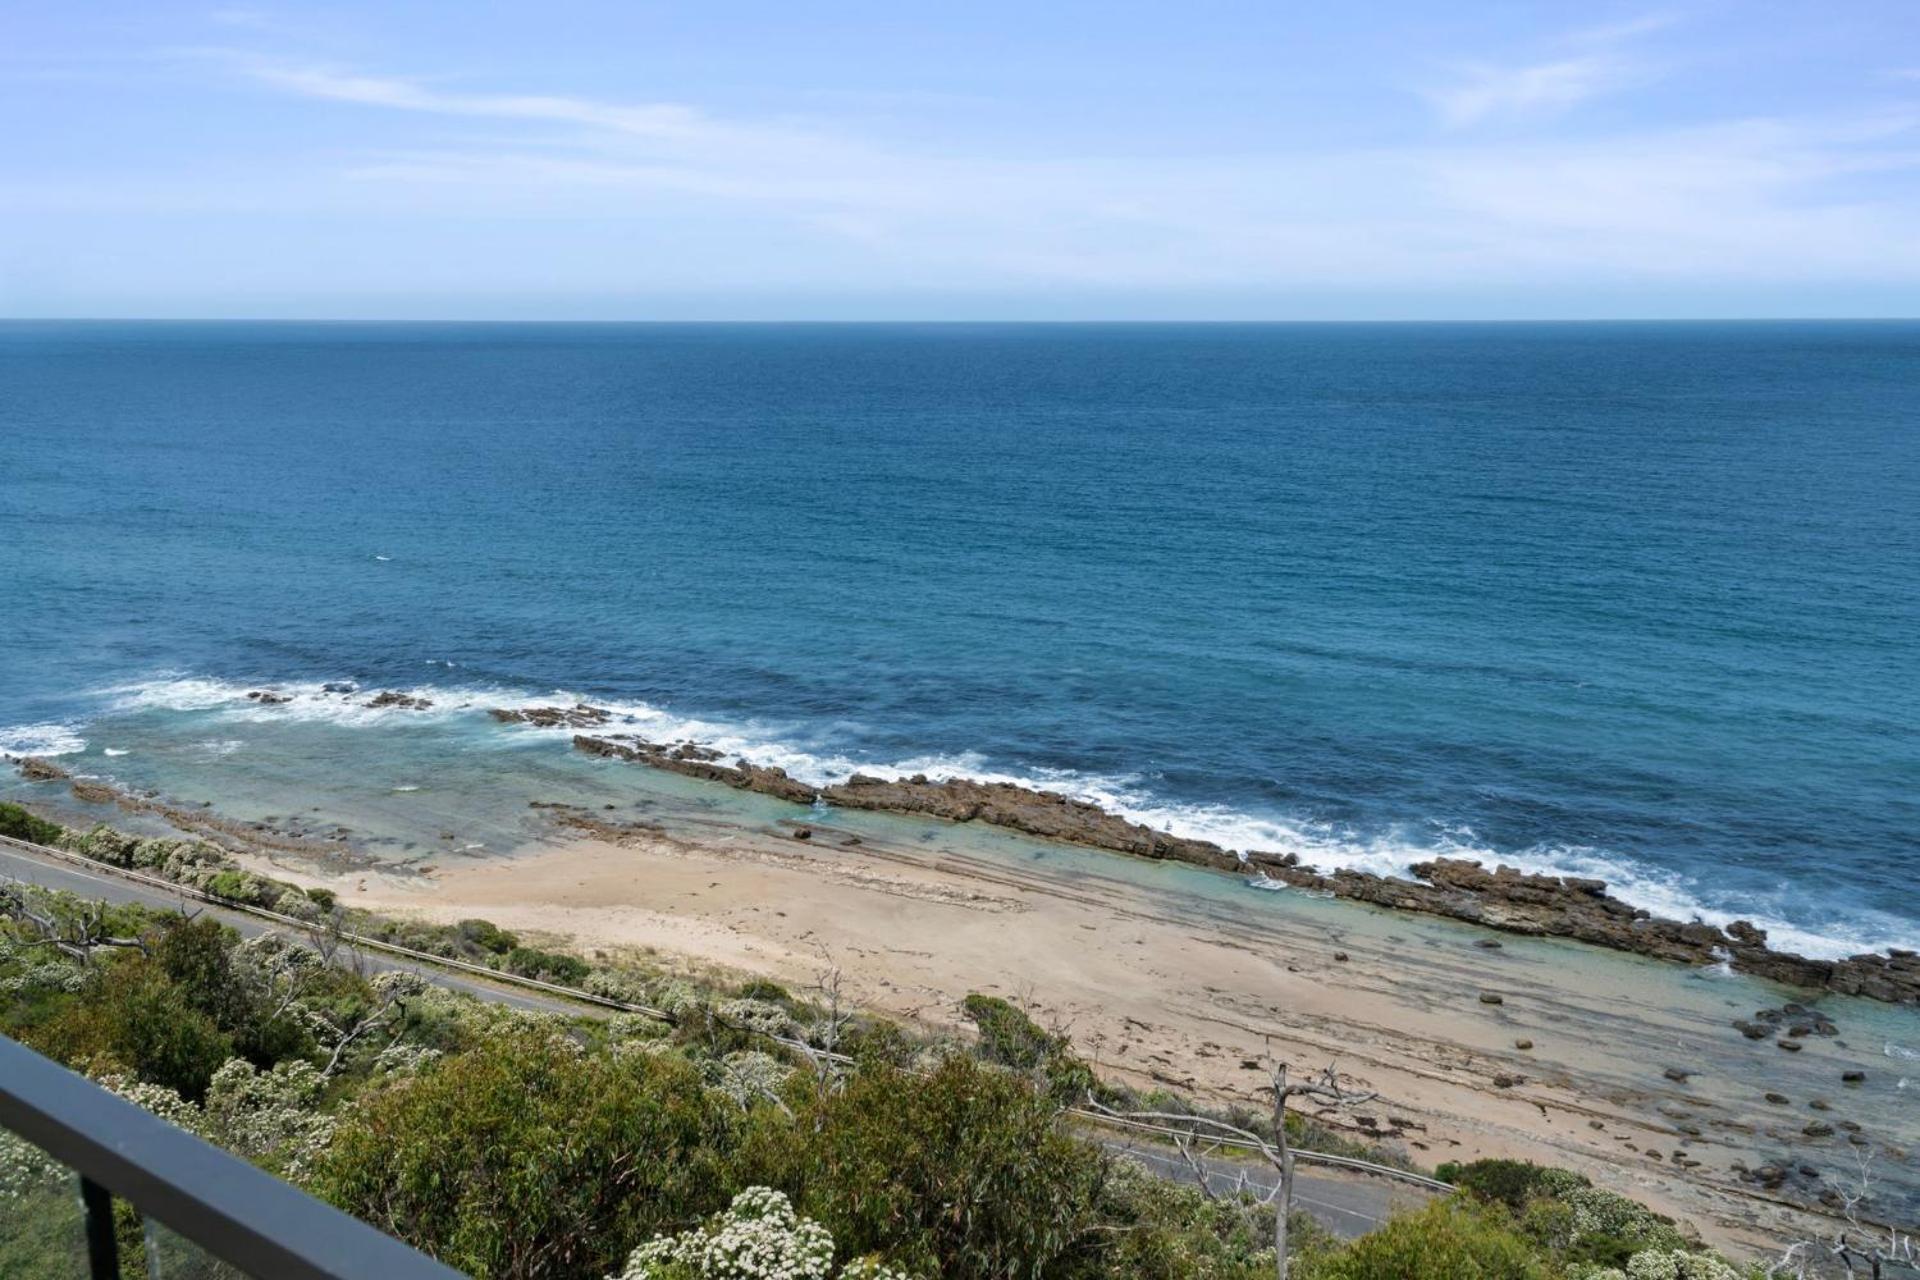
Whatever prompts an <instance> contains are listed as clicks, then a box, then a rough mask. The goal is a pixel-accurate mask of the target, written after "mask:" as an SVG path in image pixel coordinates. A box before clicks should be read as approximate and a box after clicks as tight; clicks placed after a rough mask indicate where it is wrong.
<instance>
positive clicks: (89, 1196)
mask: <svg viewBox="0 0 1920 1280" xmlns="http://www.w3.org/2000/svg"><path fill="white" fill-rule="evenodd" d="M80 1203H81V1205H82V1206H84V1207H85V1209H86V1211H87V1261H88V1263H89V1267H90V1272H89V1273H90V1274H91V1275H92V1277H93V1280H120V1241H119V1240H118V1239H117V1238H115V1236H114V1234H113V1194H112V1193H111V1192H109V1191H108V1190H107V1189H106V1188H105V1187H103V1186H101V1185H100V1184H99V1183H97V1182H95V1181H94V1180H93V1179H92V1178H82V1179H80Z"/></svg>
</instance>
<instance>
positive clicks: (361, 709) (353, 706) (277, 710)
mask: <svg viewBox="0 0 1920 1280" xmlns="http://www.w3.org/2000/svg"><path fill="white" fill-rule="evenodd" d="M343 683H347V682H344V681H319V680H311V681H300V682H267V683H260V684H242V683H238V682H235V681H231V680H211V679H205V678H201V677H195V676H163V677H160V678H157V679H153V680H142V681H138V682H136V683H133V684H124V685H115V686H113V687H111V688H107V689H101V690H99V691H98V693H99V695H100V696H101V697H103V698H104V699H105V700H106V705H107V710H108V711H109V712H111V713H113V714H116V715H138V714H141V713H145V712H156V711H170V712H205V713H210V714H211V715H212V716H213V718H215V719H218V720H220V721H222V722H228V723H236V724H247V723H253V724H271V723H275V722H285V721H299V720H306V721H317V722H326V723H331V724H339V725H348V726H355V725H375V724H383V723H389V722H400V721H420V720H445V719H451V718H453V717H456V716H460V715H464V714H470V713H471V712H472V711H473V710H475V709H476V708H480V707H496V706H511V705H516V704H518V703H520V702H521V701H523V700H524V699H522V697H521V696H520V695H517V694H513V693H508V692H505V691H502V690H499V689H478V688H476V689H459V688H447V687H443V686H434V685H419V686H413V687H400V686H392V688H393V691H394V692H396V693H404V694H406V695H408V696H409V697H414V698H424V699H426V700H427V701H428V702H430V703H431V704H432V705H431V706H430V707H428V708H427V709H426V710H424V711H422V710H416V709H413V708H408V707H373V706H369V705H367V704H368V703H369V702H371V701H372V700H373V698H374V697H375V696H376V695H378V694H380V693H382V692H385V690H386V688H387V687H388V686H374V685H368V686H366V687H359V686H354V687H352V688H351V689H350V690H349V691H347V692H331V691H329V690H328V689H327V688H326V686H327V685H328V684H343ZM253 692H266V693H272V694H273V695H275V696H276V697H278V698H284V699H286V700H285V701H283V702H263V701H261V700H259V699H253V698H248V697H247V695H248V694H249V693H253Z"/></svg>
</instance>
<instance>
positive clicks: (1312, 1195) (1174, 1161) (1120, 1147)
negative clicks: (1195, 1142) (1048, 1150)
mask: <svg viewBox="0 0 1920 1280" xmlns="http://www.w3.org/2000/svg"><path fill="white" fill-rule="evenodd" d="M1086 1136H1087V1137H1088V1138H1090V1139H1091V1140H1092V1141H1095V1142H1098V1143H1099V1144H1100V1145H1101V1146H1103V1147H1105V1148H1106V1149H1107V1150H1109V1151H1111V1152H1113V1153H1114V1154H1116V1155H1129V1156H1132V1157H1133V1158H1134V1159H1136V1160H1138V1161H1140V1162H1141V1163H1142V1164H1144V1165H1146V1166H1147V1168H1149V1169H1151V1170H1153V1172H1155V1173H1157V1174H1159V1175H1160V1176H1161V1177H1163V1178H1165V1179H1167V1180H1168V1181H1169V1182H1185V1183H1194V1184H1197V1183H1198V1182H1199V1181H1200V1178H1199V1177H1198V1176H1197V1175H1196V1174H1195V1172H1194V1170H1193V1169H1192V1168H1191V1167H1189V1166H1188V1164H1187V1162H1186V1161H1185V1160H1183V1159H1182V1158H1181V1157H1180V1155H1179V1153H1178V1152H1175V1151H1169V1150H1168V1149H1167V1148H1165V1147H1163V1146H1159V1145H1156V1144H1152V1143H1145V1142H1141V1141H1140V1140H1139V1139H1137V1138H1115V1137H1110V1136H1107V1135H1105V1134H1088V1135H1086ZM1195 1160H1196V1162H1197V1163H1198V1164H1199V1166H1200V1168H1201V1171H1202V1172H1204V1173H1205V1175H1206V1186H1207V1189H1208V1190H1210V1191H1212V1192H1213V1193H1214V1194H1216V1195H1222V1196H1225V1195H1231V1194H1233V1193H1234V1192H1235V1191H1238V1190H1242V1189H1244V1190H1247V1191H1250V1192H1252V1193H1253V1194H1254V1195H1255V1196H1258V1197H1260V1198H1261V1199H1265V1198H1266V1197H1267V1196H1269V1195H1271V1194H1272V1193H1273V1190H1274V1186H1275V1184H1276V1183H1277V1182H1278V1181H1279V1177H1278V1175H1277V1174H1275V1173H1274V1172H1273V1171H1272V1170H1271V1169H1270V1168H1266V1167H1263V1166H1260V1165H1254V1164H1243V1163H1241V1162H1239V1161H1235V1160H1221V1159H1218V1158H1216V1157H1210V1156H1196V1157H1195ZM1429 1194H1430V1193H1428V1192H1423V1191H1421V1190H1419V1189H1418V1188H1416V1187H1411V1186H1394V1185H1391V1184H1388V1183H1383V1182H1381V1181H1380V1180H1379V1179H1377V1178H1366V1177H1361V1176H1358V1175H1355V1176H1353V1177H1342V1176H1339V1175H1332V1176H1329V1175H1327V1174H1322V1173H1309V1172H1307V1171H1306V1170H1304V1169H1295V1170H1294V1175H1293V1207H1294V1208H1296V1209H1300V1210H1304V1211H1305V1212H1307V1213H1309V1214H1312V1215H1313V1217H1314V1220H1315V1221H1317V1222H1319V1224H1320V1225H1321V1226H1323V1227H1325V1228H1326V1229H1327V1230H1329V1231H1331V1232H1333V1234H1335V1235H1336V1236H1339V1237H1341V1238H1342V1239H1347V1240H1350V1239H1352V1238H1353V1237H1355V1236H1363V1235H1365V1234H1367V1232H1369V1231H1372V1230H1373V1229H1374V1228H1375V1227H1378V1226H1380V1225H1381V1224H1383V1223H1384V1222H1386V1220H1387V1219H1388V1218H1390V1217H1392V1216H1393V1214H1394V1213H1395V1212H1397V1211H1400V1210H1403V1209H1414V1208H1418V1207H1419V1206H1420V1205H1421V1204H1423V1203H1425V1201H1426V1199H1427V1196H1428V1195H1429Z"/></svg>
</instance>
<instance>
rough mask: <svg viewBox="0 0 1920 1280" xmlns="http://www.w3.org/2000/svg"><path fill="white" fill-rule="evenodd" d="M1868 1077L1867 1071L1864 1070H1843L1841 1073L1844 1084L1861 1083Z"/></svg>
mask: <svg viewBox="0 0 1920 1280" xmlns="http://www.w3.org/2000/svg"><path fill="white" fill-rule="evenodd" d="M1866 1078H1867V1073H1866V1072H1864V1071H1842V1072H1841V1073H1840V1080H1841V1082H1842V1083H1843V1084H1859V1083H1860V1082H1861V1081H1863V1080H1865V1079H1866Z"/></svg>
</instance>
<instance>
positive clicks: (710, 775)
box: [573, 734, 819, 804]
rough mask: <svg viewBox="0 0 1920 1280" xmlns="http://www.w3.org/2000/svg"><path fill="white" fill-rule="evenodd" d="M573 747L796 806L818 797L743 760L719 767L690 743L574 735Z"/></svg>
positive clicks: (713, 754) (706, 750) (778, 772)
mask: <svg viewBox="0 0 1920 1280" xmlns="http://www.w3.org/2000/svg"><path fill="white" fill-rule="evenodd" d="M573 745H574V746H575V747H578V748H579V749H580V750H582V751H584V752H586V753H587V754H589V755H596V756H605V757H607V758H609V759H613V760H627V761H631V762H633V763H636V764H645V765H651V766H652V767H654V768H655V769H665V770H667V771H668V772H669V773H680V774H685V775H686V776H687V777H689V778H701V779H704V780H705V781H708V782H724V783H726V784H727V785H728V786H730V787H738V788H740V789H741V790H742V791H757V792H759V793H760V794H761V795H768V796H778V797H779V798H780V799H782V800H791V801H793V802H794V803H796V804H812V803H813V802H814V800H815V799H816V798H818V796H819V792H818V791H816V790H815V789H814V788H813V787H810V786H808V785H807V784H806V783H804V782H801V781H800V780H799V779H797V778H793V777H790V776H789V775H788V773H787V771H786V770H785V769H778V768H771V767H767V766H764V765H757V764H752V763H749V762H748V761H746V760H737V761H735V762H734V763H733V764H730V765H729V764H722V763H720V760H721V754H720V753H719V752H718V751H715V750H713V749H712V748H710V747H702V746H699V745H697V744H695V743H691V742H681V743H675V744H666V743H658V742H647V741H645V740H644V739H640V738H633V737H627V738H623V739H615V738H593V737H588V736H587V735H586V734H575V735H574V738H573Z"/></svg>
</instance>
